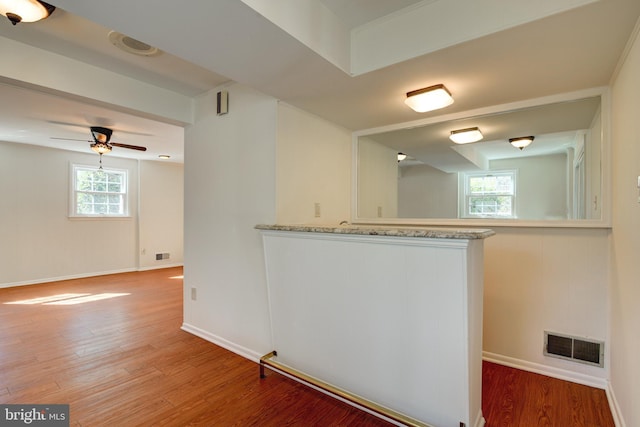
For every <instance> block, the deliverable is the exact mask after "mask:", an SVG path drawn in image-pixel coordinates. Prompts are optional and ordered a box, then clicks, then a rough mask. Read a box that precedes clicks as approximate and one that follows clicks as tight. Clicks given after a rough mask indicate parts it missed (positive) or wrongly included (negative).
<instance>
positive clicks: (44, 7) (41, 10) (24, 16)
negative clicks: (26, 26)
mask: <svg viewBox="0 0 640 427" xmlns="http://www.w3.org/2000/svg"><path fill="white" fill-rule="evenodd" d="M54 10H56V8H55V6H52V5H50V4H48V3H45V2H43V1H38V0H0V14H2V15H4V16H6V17H7V19H9V21H11V23H12V24H13V25H16V24H18V23H19V22H36V21H40V20H42V19H45V18H47V17H48V16H49V15H51V13H52V12H53V11H54Z"/></svg>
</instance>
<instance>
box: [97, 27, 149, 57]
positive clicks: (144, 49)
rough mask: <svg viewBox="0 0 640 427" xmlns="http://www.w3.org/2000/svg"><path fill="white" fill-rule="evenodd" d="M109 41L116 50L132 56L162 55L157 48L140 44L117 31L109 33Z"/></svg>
mask: <svg viewBox="0 0 640 427" xmlns="http://www.w3.org/2000/svg"><path fill="white" fill-rule="evenodd" d="M109 41H110V42H111V43H113V45H114V46H116V47H117V48H118V49H120V50H123V51H125V52H127V53H132V54H134V55H140V56H156V55H160V53H162V51H161V50H160V49H158V48H157V47H153V46H150V45H148V44H146V43H145V42H141V41H140V40H136V39H134V38H133V37H129V36H127V35H124V34H122V33H119V32H117V31H111V32H110V33H109Z"/></svg>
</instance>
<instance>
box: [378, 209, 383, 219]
mask: <svg viewBox="0 0 640 427" xmlns="http://www.w3.org/2000/svg"><path fill="white" fill-rule="evenodd" d="M378 218H382V206H378Z"/></svg>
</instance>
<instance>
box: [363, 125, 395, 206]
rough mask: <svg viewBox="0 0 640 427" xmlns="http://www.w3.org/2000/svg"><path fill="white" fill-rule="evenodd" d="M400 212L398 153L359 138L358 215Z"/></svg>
mask: <svg viewBox="0 0 640 427" xmlns="http://www.w3.org/2000/svg"><path fill="white" fill-rule="evenodd" d="M397 215H398V152H397V151H395V150H393V149H391V148H389V147H386V146H384V145H382V144H379V143H377V142H375V141H373V140H371V139H369V138H366V137H360V138H358V217H359V218H395V217H396V216H397Z"/></svg>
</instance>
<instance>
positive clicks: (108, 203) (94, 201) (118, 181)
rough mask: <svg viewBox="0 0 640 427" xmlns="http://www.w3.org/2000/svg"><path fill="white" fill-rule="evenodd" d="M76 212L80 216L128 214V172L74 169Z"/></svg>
mask: <svg viewBox="0 0 640 427" xmlns="http://www.w3.org/2000/svg"><path fill="white" fill-rule="evenodd" d="M73 170H74V171H75V176H74V179H75V184H74V189H75V196H74V197H75V200H76V204H75V212H74V214H79V215H124V214H126V199H125V195H126V193H127V185H126V182H127V181H126V178H127V177H126V171H116V170H105V169H102V170H100V169H90V168H83V167H74V169H73Z"/></svg>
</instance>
